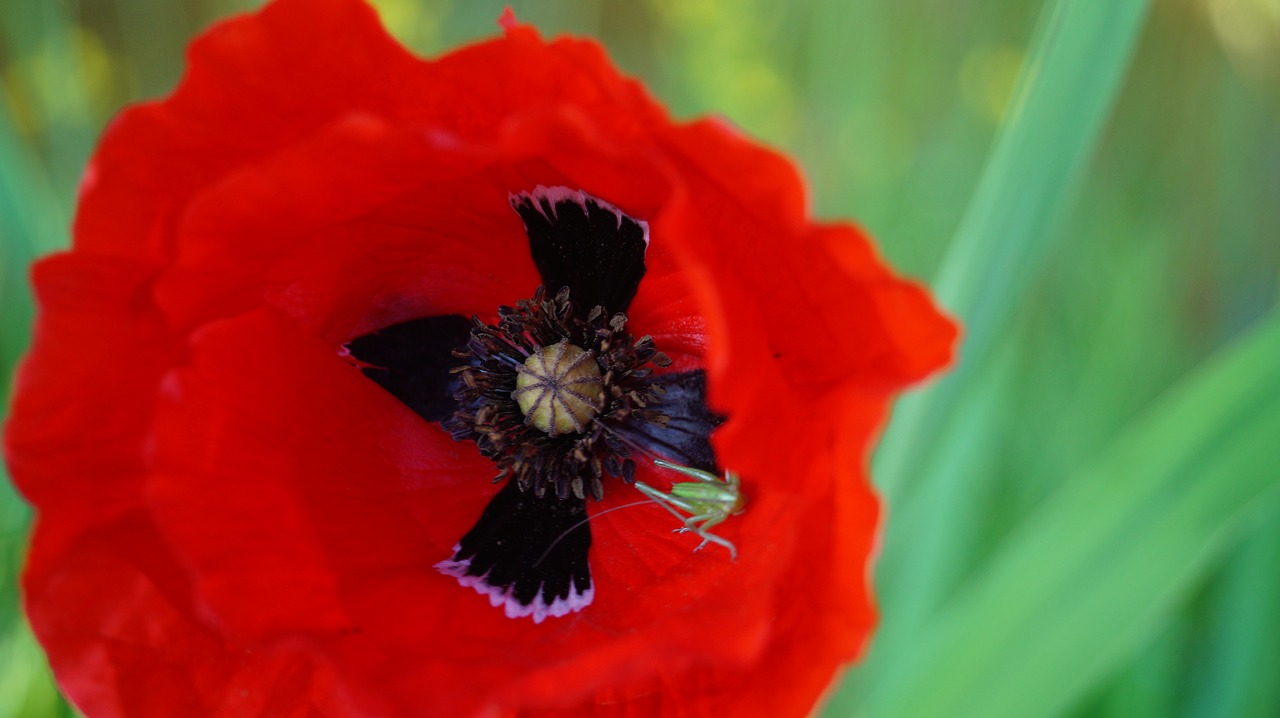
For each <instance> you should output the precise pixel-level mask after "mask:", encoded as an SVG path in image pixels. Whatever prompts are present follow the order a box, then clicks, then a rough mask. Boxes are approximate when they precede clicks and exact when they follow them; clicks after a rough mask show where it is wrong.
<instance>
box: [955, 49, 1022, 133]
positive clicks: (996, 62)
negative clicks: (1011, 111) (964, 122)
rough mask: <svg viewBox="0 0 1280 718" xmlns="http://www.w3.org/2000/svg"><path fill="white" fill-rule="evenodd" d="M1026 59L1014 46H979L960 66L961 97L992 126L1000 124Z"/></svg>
mask: <svg viewBox="0 0 1280 718" xmlns="http://www.w3.org/2000/svg"><path fill="white" fill-rule="evenodd" d="M1023 59H1024V56H1023V52H1022V50H1021V49H1019V48H1016V47H1011V46H999V47H993V46H986V47H979V48H977V49H975V50H974V51H972V52H970V53H969V54H968V56H966V57H965V58H964V61H963V62H962V63H961V64H960V95H961V97H962V98H964V102H965V104H966V105H968V106H969V107H970V108H971V109H973V110H974V111H975V112H976V113H978V114H979V115H980V116H982V117H983V118H985V119H986V120H987V121H988V122H990V123H991V124H993V125H994V124H998V123H999V122H1000V120H1001V119H1002V118H1003V117H1004V113H1005V109H1006V107H1007V106H1008V104H1009V96H1010V95H1011V94H1012V93H1013V85H1014V83H1015V82H1016V81H1017V79H1018V73H1019V72H1020V71H1021V70H1022V62H1023Z"/></svg>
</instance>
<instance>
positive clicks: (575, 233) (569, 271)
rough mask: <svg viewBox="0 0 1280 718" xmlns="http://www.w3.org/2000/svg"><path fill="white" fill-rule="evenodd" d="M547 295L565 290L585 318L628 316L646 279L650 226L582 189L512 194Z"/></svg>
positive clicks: (560, 188) (514, 206)
mask: <svg viewBox="0 0 1280 718" xmlns="http://www.w3.org/2000/svg"><path fill="white" fill-rule="evenodd" d="M511 206H512V207H513V208H514V209H515V210H516V212H518V213H519V214H520V219H522V220H524V227H525V232H526V233H527V234H528V235H529V252H530V254H532V255H533V263H534V264H535V265H536V266H537V267H538V272H539V273H540V274H541V275H542V283H543V285H544V286H546V288H547V294H548V295H551V296H555V295H556V293H557V292H559V291H560V289H561V288H563V287H568V288H569V291H570V292H571V293H572V295H573V302H574V305H575V306H576V307H577V311H578V312H579V313H580V314H581V315H582V316H583V317H585V316H586V315H587V314H588V313H589V312H590V311H591V310H592V309H594V308H595V307H596V306H603V307H604V308H605V312H606V313H607V314H609V315H613V314H617V313H619V312H626V311H627V307H629V306H630V305H631V300H632V299H633V298H634V297H635V296H636V290H637V289H638V288H639V286H640V279H641V278H642V277H643V276H644V272H645V266H644V254H645V250H646V249H648V247H649V224H648V223H647V222H643V221H641V220H638V219H633V218H632V217H628V216H627V215H625V214H623V213H622V210H620V209H618V208H617V207H614V206H613V205H611V204H609V203H608V202H605V201H603V200H600V199H596V198H595V197H592V196H591V195H589V194H587V193H585V192H582V191H581V190H572V189H569V188H568V187H543V186H541V185H539V186H537V187H535V188H534V190H533V191H532V192H521V193H520V194H513V195H511Z"/></svg>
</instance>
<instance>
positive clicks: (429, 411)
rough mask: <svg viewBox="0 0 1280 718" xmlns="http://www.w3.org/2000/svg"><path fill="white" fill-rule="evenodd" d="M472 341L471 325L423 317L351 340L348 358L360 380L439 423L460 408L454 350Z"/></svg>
mask: <svg viewBox="0 0 1280 718" xmlns="http://www.w3.org/2000/svg"><path fill="white" fill-rule="evenodd" d="M470 337H471V320H470V319H467V318H465V317H462V316H458V315H456V314H455V315H444V316H438V317H424V318H422V319H414V320H412V321H408V322H402V323H400V324H393V325H391V326H389V327H386V328H385V329H379V330H378V331H376V332H374V333H372V334H366V335H364V336H362V337H358V338H356V339H353V340H351V341H350V342H348V343H347V345H346V349H347V352H348V353H349V354H350V355H351V356H352V357H354V358H355V359H356V360H357V361H358V362H360V364H361V368H360V370H361V371H363V372H364V375H365V376H367V377H369V378H370V379H372V380H374V381H375V382H377V383H378V384H379V385H380V386H381V387H382V388H383V389H386V390H387V391H389V392H391V394H392V395H393V396H395V397H396V398H397V399H399V400H400V401H402V402H404V403H405V405H406V406H408V407H409V408H410V409H413V410H414V411H415V412H417V413H418V415H419V416H421V417H422V418H424V419H426V420H427V421H443V420H444V419H446V418H448V417H450V416H452V415H453V412H454V410H456V409H457V406H458V403H457V401H455V400H454V398H453V394H454V392H455V391H457V389H458V377H457V375H456V374H453V373H451V372H450V371H449V370H450V369H452V368H453V367H455V366H457V365H458V364H459V363H460V362H459V361H458V359H457V358H455V357H454V356H453V350H455V349H458V348H460V347H462V346H464V345H465V344H466V343H467V340H468V339H469V338H470Z"/></svg>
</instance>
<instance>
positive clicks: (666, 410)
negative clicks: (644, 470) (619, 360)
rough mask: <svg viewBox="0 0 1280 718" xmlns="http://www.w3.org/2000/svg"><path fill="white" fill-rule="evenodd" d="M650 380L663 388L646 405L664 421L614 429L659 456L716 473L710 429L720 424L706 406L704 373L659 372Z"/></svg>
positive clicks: (627, 425) (705, 377) (721, 421)
mask: <svg viewBox="0 0 1280 718" xmlns="http://www.w3.org/2000/svg"><path fill="white" fill-rule="evenodd" d="M654 383H655V384H657V385H658V386H659V387H662V389H663V392H664V393H663V395H662V400H661V401H660V402H659V403H657V404H654V405H653V406H651V407H650V409H652V410H653V411H656V412H661V413H662V414H664V415H666V416H667V417H668V418H667V421H665V422H663V423H661V424H656V423H652V422H647V421H638V422H629V423H626V424H621V425H619V426H616V427H615V428H614V430H615V431H616V432H617V433H618V434H619V435H621V436H622V437H624V438H625V439H626V440H627V441H629V442H631V443H633V444H635V445H637V446H639V447H641V448H643V449H645V450H647V451H648V452H649V453H650V454H652V455H654V456H657V457H659V458H663V459H667V460H668V461H673V462H675V463H677V464H682V465H684V466H690V467H693V468H695V469H701V470H703V471H710V472H712V473H715V472H718V471H719V468H718V464H717V463H716V455H715V451H714V450H713V449H712V448H711V432H712V431H714V430H715V428H716V427H717V426H719V425H720V424H722V423H724V417H722V416H718V415H717V414H716V413H715V412H713V411H711V409H709V408H708V407H707V375H706V372H703V371H701V370H695V371H687V372H680V373H677V374H663V375H661V376H658V377H657V378H655V380H654Z"/></svg>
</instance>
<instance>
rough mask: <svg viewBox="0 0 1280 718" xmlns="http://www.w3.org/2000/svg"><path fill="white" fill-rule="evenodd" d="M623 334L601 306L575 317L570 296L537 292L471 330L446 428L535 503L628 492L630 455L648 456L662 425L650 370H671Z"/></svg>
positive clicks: (645, 343)
mask: <svg viewBox="0 0 1280 718" xmlns="http://www.w3.org/2000/svg"><path fill="white" fill-rule="evenodd" d="M626 325H627V317H626V315H625V314H621V313H618V314H614V315H613V316H611V317H610V316H608V315H607V314H606V313H605V310H604V308H603V307H601V306H596V307H595V308H593V309H592V310H591V311H589V312H581V313H580V312H578V311H577V309H576V308H575V307H574V305H573V303H572V302H571V301H569V290H568V288H564V289H561V290H560V291H559V292H557V293H556V295H555V296H554V297H548V296H547V295H546V290H545V289H543V288H542V287H539V288H538V290H537V291H536V292H535V293H534V296H533V298H532V299H526V300H523V301H520V302H517V303H516V306H514V307H500V308H499V309H498V323H497V324H492V325H490V324H483V323H480V322H474V323H473V325H472V328H471V336H470V338H469V340H468V341H467V344H466V346H465V347H463V348H462V349H459V350H458V351H456V352H455V353H454V356H455V357H457V358H458V359H463V360H466V362H467V363H466V364H464V365H462V366H458V367H455V368H454V369H453V372H454V373H455V374H456V375H458V377H459V379H460V380H461V381H460V382H459V385H458V390H457V391H456V392H455V393H454V399H455V400H456V401H457V406H458V409H457V411H455V412H454V414H453V416H451V417H449V418H448V419H446V420H445V421H444V426H445V428H446V429H448V430H449V432H450V433H452V434H453V437H454V438H455V439H471V440H474V441H475V442H476V445H477V446H479V447H480V453H481V454H482V455H484V456H486V457H488V458H490V459H493V461H494V463H495V464H497V465H498V469H499V473H498V477H497V478H498V479H499V480H500V479H502V478H504V477H506V476H508V475H510V476H513V477H514V478H515V480H516V483H517V484H518V485H519V488H520V490H521V491H532V492H533V494H534V496H536V497H537V498H539V499H540V498H542V497H543V495H544V494H546V493H547V490H548V489H551V490H552V491H553V492H554V495H555V496H556V497H558V498H560V499H562V500H563V499H567V498H569V497H570V496H573V497H576V498H577V499H583V498H586V497H587V496H591V497H592V498H594V499H596V500H599V499H601V498H602V497H603V496H604V478H605V477H606V476H614V477H620V478H622V480H623V481H625V482H626V483H631V482H633V481H634V480H635V469H636V466H635V461H634V459H633V458H632V457H631V454H632V451H633V450H636V449H639V450H650V451H651V450H652V449H649V448H648V446H649V443H650V442H649V439H648V434H649V432H651V431H660V430H661V429H662V427H665V426H666V424H667V422H668V421H669V420H670V416H669V415H668V414H667V413H666V412H665V411H664V410H663V408H661V407H662V406H663V404H662V402H663V398H664V395H665V394H666V388H665V386H664V385H663V384H664V380H661V379H659V378H658V377H656V376H654V368H655V367H665V366H668V365H670V363H671V360H670V359H668V358H667V357H666V356H665V355H664V354H662V353H661V352H659V351H658V350H657V348H656V347H654V345H653V338H652V337H647V336H646V337H640V338H639V339H635V338H634V337H632V336H631V333H630V332H628V331H627V330H626ZM677 433H678V432H677ZM667 453H668V454H669V453H670V452H669V451H668V452H667Z"/></svg>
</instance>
